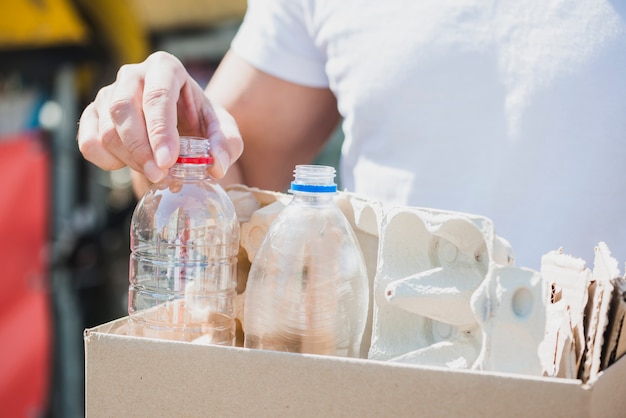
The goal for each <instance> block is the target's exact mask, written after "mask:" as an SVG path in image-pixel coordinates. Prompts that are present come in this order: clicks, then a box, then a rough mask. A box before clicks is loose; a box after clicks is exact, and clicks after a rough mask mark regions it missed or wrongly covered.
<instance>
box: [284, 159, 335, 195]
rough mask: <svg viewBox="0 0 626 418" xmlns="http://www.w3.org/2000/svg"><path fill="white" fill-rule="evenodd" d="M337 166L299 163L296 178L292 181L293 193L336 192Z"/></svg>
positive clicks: (295, 171) (291, 190)
mask: <svg viewBox="0 0 626 418" xmlns="http://www.w3.org/2000/svg"><path fill="white" fill-rule="evenodd" d="M334 179H335V168H334V167H330V166H326V165H297V166H296V169H295V170H294V180H293V181H292V182H291V189H290V192H292V193H335V192H336V191H337V185H336V184H335V182H334Z"/></svg>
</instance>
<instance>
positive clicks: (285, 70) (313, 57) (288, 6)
mask: <svg viewBox="0 0 626 418" xmlns="http://www.w3.org/2000/svg"><path fill="white" fill-rule="evenodd" d="M231 48H232V50H233V52H234V53H236V54H237V55H238V56H240V57H241V58H243V59H244V60H246V61H247V62H248V63H250V64H251V65H252V66H254V67H255V68H257V69H259V70H261V71H263V72H266V73H268V74H270V75H273V76H275V77H278V78H281V79H283V80H286V81H290V82H292V83H297V84H301V85H305V86H309V87H328V78H327V76H326V72H325V69H324V66H325V60H324V57H323V55H322V53H321V52H320V50H319V49H318V48H317V47H316V46H315V41H314V37H313V36H312V30H311V27H310V19H309V17H308V16H307V14H306V6H305V4H303V1H301V0H248V9H247V11H246V15H245V17H244V20H243V22H242V24H241V27H240V28H239V31H238V32H237V35H236V36H235V38H234V39H233V42H232V45H231Z"/></svg>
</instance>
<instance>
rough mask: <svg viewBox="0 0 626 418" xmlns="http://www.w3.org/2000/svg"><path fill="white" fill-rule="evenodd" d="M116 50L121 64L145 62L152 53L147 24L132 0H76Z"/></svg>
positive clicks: (115, 54) (112, 49)
mask: <svg viewBox="0 0 626 418" xmlns="http://www.w3.org/2000/svg"><path fill="white" fill-rule="evenodd" d="M75 2H76V3H77V4H78V5H79V6H80V8H81V9H82V10H83V11H84V12H85V14H87V15H88V16H89V18H90V19H91V20H92V24H93V25H94V29H95V28H97V30H98V33H99V34H100V35H101V36H102V37H103V38H104V40H105V42H106V43H107V44H108V46H109V48H110V49H111V51H113V53H114V56H115V58H116V59H117V62H118V64H128V63H134V62H140V61H143V60H144V59H145V58H146V57H147V56H148V54H149V53H150V44H149V40H148V34H147V32H146V27H145V25H144V24H143V23H142V22H141V21H140V19H138V16H137V13H134V10H132V9H131V7H130V5H129V2H126V1H119V0H114V1H112V0H75Z"/></svg>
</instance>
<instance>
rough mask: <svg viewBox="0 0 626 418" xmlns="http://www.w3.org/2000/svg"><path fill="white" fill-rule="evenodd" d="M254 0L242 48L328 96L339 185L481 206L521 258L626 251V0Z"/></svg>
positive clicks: (411, 201) (382, 196)
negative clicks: (336, 118) (339, 126)
mask: <svg viewBox="0 0 626 418" xmlns="http://www.w3.org/2000/svg"><path fill="white" fill-rule="evenodd" d="M618 3H619V5H618ZM248 4H249V7H248V13H247V15H246V18H245V20H244V23H243V25H242V27H241V29H240V31H239V33H238V35H237V36H236V38H235V40H234V41H233V45H232V46H233V50H234V51H235V53H237V54H238V55H240V56H241V57H243V58H244V59H245V60H247V61H248V62H250V63H251V64H252V65H254V66H255V67H257V68H258V69H260V70H262V71H264V72H267V73H269V74H272V75H274V76H277V77H280V78H283V79H285V80H288V81H291V82H295V83H299V84H303V85H307V86H312V87H329V88H330V89H331V90H332V91H333V92H334V94H335V95H336V97H337V101H338V107H339V111H340V113H341V115H342V116H343V118H344V123H343V130H344V134H345V141H344V144H343V148H342V162H341V170H340V172H341V174H342V179H341V181H342V184H343V186H344V187H345V188H346V189H347V190H349V191H353V192H356V193H359V194H362V195H364V196H367V197H369V198H372V199H377V200H380V201H382V202H385V203H386V204H388V205H395V204H402V205H413V206H421V207H431V208H439V209H447V210H455V211H463V212H468V213H474V214H478V215H483V216H486V217H489V218H490V219H492V220H493V222H494V225H495V228H496V233H497V234H498V235H500V236H502V237H504V238H506V239H507V240H509V241H510V242H511V244H512V246H513V248H514V251H515V255H516V264H517V265H518V266H527V267H532V268H539V265H540V258H541V255H542V254H545V253H546V252H548V251H550V250H555V249H558V248H559V247H563V249H564V251H565V252H566V253H569V254H572V255H574V256H577V257H582V258H583V259H585V260H587V261H588V262H589V263H590V264H591V262H592V261H593V248H594V246H596V245H597V244H598V243H599V242H600V241H605V242H606V243H607V244H608V246H609V248H611V250H612V252H613V255H614V256H615V257H616V258H617V259H618V260H619V261H620V263H623V262H624V261H626V175H625V174H626V168H625V167H624V164H625V163H626V1H623V0H617V1H610V0H525V1H519V0H505V1H498V2H494V1H485V0H437V1H420V0H385V1H384V2H380V1H375V0H319V1H315V0H250V1H249V2H248Z"/></svg>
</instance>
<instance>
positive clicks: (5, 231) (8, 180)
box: [0, 131, 51, 417]
mask: <svg viewBox="0 0 626 418" xmlns="http://www.w3.org/2000/svg"><path fill="white" fill-rule="evenodd" d="M40 136H41V134H40V133H39V132H38V131H32V132H25V133H22V134H18V135H12V136H4V137H0V178H2V181H0V261H1V264H0V269H1V270H2V276H1V278H0V405H1V407H0V408H1V410H2V412H0V415H3V416H7V417H32V416H43V415H45V412H46V408H47V402H48V387H49V378H50V359H51V320H50V310H49V302H50V301H49V291H48V290H49V286H48V283H49V282H48V259H47V253H46V252H47V248H48V245H47V243H48V219H49V217H48V202H49V200H48V198H49V184H50V180H49V171H48V167H49V155H48V152H47V151H46V150H45V149H44V147H43V146H42V142H41V138H40Z"/></svg>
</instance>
